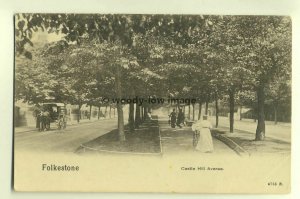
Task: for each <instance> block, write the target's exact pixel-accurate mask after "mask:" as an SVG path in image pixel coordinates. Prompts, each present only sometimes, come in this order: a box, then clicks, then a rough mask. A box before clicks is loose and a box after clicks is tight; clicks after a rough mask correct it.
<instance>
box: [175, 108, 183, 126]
mask: <svg viewBox="0 0 300 199" xmlns="http://www.w3.org/2000/svg"><path fill="white" fill-rule="evenodd" d="M182 123H184V113H183V112H182V109H179V113H178V116H177V122H176V125H177V126H178V127H179V128H182V126H181V125H180V124H182Z"/></svg>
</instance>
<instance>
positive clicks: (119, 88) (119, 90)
mask: <svg viewBox="0 0 300 199" xmlns="http://www.w3.org/2000/svg"><path fill="white" fill-rule="evenodd" d="M116 69H117V70H116V78H115V79H116V94H117V98H118V99H121V98H122V83H121V68H120V66H116ZM117 112H118V134H119V141H125V133H124V115H123V107H122V103H121V102H119V103H117Z"/></svg>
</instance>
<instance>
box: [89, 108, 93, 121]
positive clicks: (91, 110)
mask: <svg viewBox="0 0 300 199" xmlns="http://www.w3.org/2000/svg"><path fill="white" fill-rule="evenodd" d="M91 118H92V105H90V117H89V120H91Z"/></svg>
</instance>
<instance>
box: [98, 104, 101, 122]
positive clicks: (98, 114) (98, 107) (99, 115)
mask: <svg viewBox="0 0 300 199" xmlns="http://www.w3.org/2000/svg"><path fill="white" fill-rule="evenodd" d="M100 107H101V106H98V120H99V119H100Z"/></svg>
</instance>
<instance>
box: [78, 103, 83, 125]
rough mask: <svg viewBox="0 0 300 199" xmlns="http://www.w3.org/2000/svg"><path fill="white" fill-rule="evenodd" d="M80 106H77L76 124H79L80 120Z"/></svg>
mask: <svg viewBox="0 0 300 199" xmlns="http://www.w3.org/2000/svg"><path fill="white" fill-rule="evenodd" d="M81 106H82V104H78V115H77V123H79V122H80V119H81V111H80V109H81Z"/></svg>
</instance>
